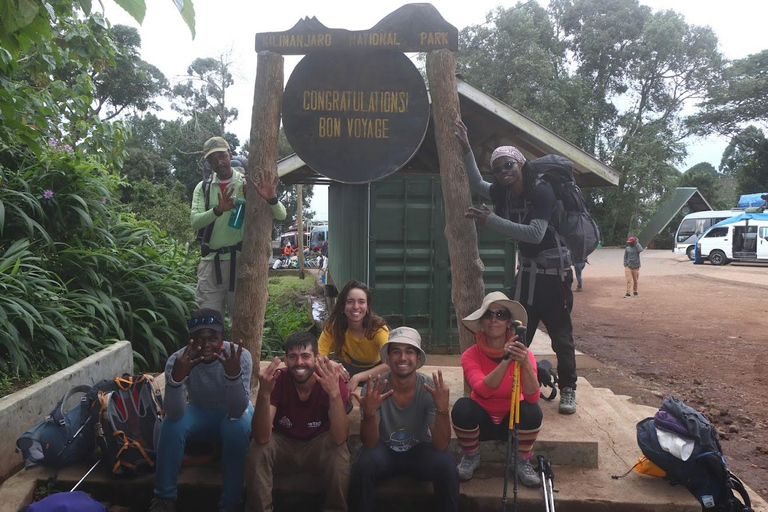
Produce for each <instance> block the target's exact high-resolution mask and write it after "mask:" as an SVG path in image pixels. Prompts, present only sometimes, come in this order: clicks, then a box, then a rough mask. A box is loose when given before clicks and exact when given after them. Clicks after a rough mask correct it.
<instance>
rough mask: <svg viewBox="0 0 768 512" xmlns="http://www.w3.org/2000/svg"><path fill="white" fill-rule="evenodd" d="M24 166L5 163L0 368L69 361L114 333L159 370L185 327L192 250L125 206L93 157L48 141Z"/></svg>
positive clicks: (0, 200)
mask: <svg viewBox="0 0 768 512" xmlns="http://www.w3.org/2000/svg"><path fill="white" fill-rule="evenodd" d="M25 162H29V165H24V166H21V170H18V171H12V170H10V169H7V168H3V167H2V166H0V293H1V294H2V297H1V298H0V331H2V332H1V333H0V370H2V371H3V372H4V373H17V374H19V373H20V374H22V375H26V374H28V373H29V371H30V367H31V362H32V361H43V362H45V363H47V364H50V365H52V366H55V367H59V368H60V367H64V366H67V365H69V364H72V363H74V362H76V361H78V360H79V359H81V358H82V357H83V356H85V355H88V354H90V353H92V352H94V351H96V350H99V349H101V348H102V347H104V346H105V345H106V344H108V343H109V342H111V341H114V340H116V339H127V340H130V341H131V342H132V344H133V347H134V355H135V357H136V360H137V363H138V365H139V367H140V368H142V369H147V368H151V369H160V368H162V365H163V364H164V362H165V359H166V357H167V355H168V353H169V349H173V348H175V346H176V344H177V336H178V333H179V332H184V331H185V330H186V320H187V318H188V316H189V305H190V304H192V303H193V299H194V290H193V286H192V284H191V283H194V282H195V271H194V259H195V255H191V254H189V253H188V251H187V250H186V249H184V248H182V247H180V246H178V245H177V244H175V243H174V242H173V241H172V240H170V239H163V238H162V236H161V234H160V232H159V230H158V229H157V228H156V227H155V226H154V225H153V224H151V223H149V222H141V221H138V220H136V219H135V218H134V217H133V215H132V214H130V213H125V212H122V211H121V208H122V206H120V205H119V204H116V203H115V202H113V201H112V192H113V191H115V190H116V189H117V185H118V180H117V178H116V177H115V176H114V175H113V174H111V173H109V172H108V171H107V170H106V169H105V168H104V167H103V166H101V165H100V164H99V163H98V161H97V160H94V159H90V158H88V157H86V156H83V155H77V154H76V153H75V152H74V150H72V148H70V147H68V146H65V147H60V145H59V144H57V143H54V142H51V143H50V145H49V147H48V148H46V149H45V150H44V151H43V152H42V153H41V154H40V155H38V157H37V158H36V159H35V161H31V162H30V161H29V160H28V159H26V160H25Z"/></svg>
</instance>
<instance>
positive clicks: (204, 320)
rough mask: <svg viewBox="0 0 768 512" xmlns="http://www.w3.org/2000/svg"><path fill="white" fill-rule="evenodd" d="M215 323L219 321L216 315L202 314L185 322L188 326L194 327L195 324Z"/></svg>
mask: <svg viewBox="0 0 768 512" xmlns="http://www.w3.org/2000/svg"><path fill="white" fill-rule="evenodd" d="M217 323H219V321H218V320H217V319H216V317H213V316H204V317H200V318H193V319H191V320H190V321H189V322H187V325H188V326H189V327H195V326H196V325H213V324H217Z"/></svg>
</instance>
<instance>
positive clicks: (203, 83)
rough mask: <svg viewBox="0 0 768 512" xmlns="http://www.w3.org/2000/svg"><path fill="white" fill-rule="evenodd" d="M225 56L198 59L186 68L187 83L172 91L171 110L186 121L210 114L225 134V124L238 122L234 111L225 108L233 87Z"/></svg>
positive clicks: (228, 61)
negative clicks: (203, 114)
mask: <svg viewBox="0 0 768 512" xmlns="http://www.w3.org/2000/svg"><path fill="white" fill-rule="evenodd" d="M231 66H232V60H231V58H230V57H229V55H227V54H221V55H219V56H218V57H216V58H213V57H207V58H198V59H195V60H194V61H193V62H192V64H190V65H189V67H188V68H187V76H188V78H187V80H186V81H185V82H183V83H180V84H178V85H176V86H175V87H174V88H173V94H174V96H175V97H176V101H175V102H174V103H173V108H174V109H175V110H176V111H178V112H180V113H182V114H183V115H185V116H187V117H192V118H194V117H195V116H196V115H198V114H200V113H210V114H211V115H213V116H214V118H215V119H216V122H217V123H218V125H219V133H224V131H225V129H226V126H227V123H228V122H229V121H233V120H235V119H237V114H238V112H237V109H236V108H229V107H227V101H226V100H227V89H228V88H229V87H230V86H231V85H232V84H234V83H235V82H234V79H233V78H232V73H231V71H230V67H231Z"/></svg>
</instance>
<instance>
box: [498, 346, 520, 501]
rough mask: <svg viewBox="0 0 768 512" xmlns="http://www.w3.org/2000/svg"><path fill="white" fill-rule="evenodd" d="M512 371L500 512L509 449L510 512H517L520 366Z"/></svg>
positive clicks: (516, 364) (505, 495) (505, 498)
mask: <svg viewBox="0 0 768 512" xmlns="http://www.w3.org/2000/svg"><path fill="white" fill-rule="evenodd" d="M513 364H514V365H515V366H514V369H513V373H512V397H511V400H510V404H509V432H508V434H507V456H506V461H505V463H504V493H503V495H502V497H501V510H502V512H505V511H506V510H507V479H508V477H509V457H510V451H511V449H514V453H513V454H512V456H513V468H514V474H513V475H512V478H513V479H514V482H513V483H512V496H513V498H512V510H513V511H514V512H517V505H518V503H517V464H518V453H517V451H518V439H517V438H518V435H517V434H518V432H517V427H518V425H519V423H520V365H519V364H518V363H517V361H515V362H514V363H513ZM513 436H514V439H515V442H514V446H512V437H513Z"/></svg>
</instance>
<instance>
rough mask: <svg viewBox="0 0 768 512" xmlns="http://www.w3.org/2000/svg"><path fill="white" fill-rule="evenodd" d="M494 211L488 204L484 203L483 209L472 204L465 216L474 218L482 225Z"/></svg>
mask: <svg viewBox="0 0 768 512" xmlns="http://www.w3.org/2000/svg"><path fill="white" fill-rule="evenodd" d="M492 213H493V210H491V208H490V207H489V206H488V205H487V204H483V207H482V209H478V208H473V207H472V206H470V207H469V208H467V213H465V214H464V216H465V217H466V218H468V219H472V220H474V221H475V222H477V223H478V224H480V225H481V226H485V223H486V221H488V217H489V216H490V215H491V214H492Z"/></svg>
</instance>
